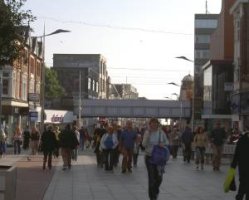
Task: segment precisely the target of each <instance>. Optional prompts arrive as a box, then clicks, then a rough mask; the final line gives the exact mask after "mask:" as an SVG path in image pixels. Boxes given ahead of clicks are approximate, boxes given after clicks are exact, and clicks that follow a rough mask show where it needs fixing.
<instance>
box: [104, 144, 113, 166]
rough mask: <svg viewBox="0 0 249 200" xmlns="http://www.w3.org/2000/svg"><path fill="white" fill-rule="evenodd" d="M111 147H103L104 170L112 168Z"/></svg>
mask: <svg viewBox="0 0 249 200" xmlns="http://www.w3.org/2000/svg"><path fill="white" fill-rule="evenodd" d="M113 151H114V150H113V149H105V150H103V153H104V161H105V170H113V161H114V160H113V156H114V154H113V153H114V152H113Z"/></svg>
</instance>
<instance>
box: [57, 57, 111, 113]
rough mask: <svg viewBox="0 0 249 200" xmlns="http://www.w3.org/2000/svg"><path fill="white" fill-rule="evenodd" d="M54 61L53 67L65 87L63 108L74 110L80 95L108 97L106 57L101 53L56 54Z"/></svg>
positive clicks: (87, 97)
mask: <svg viewBox="0 0 249 200" xmlns="http://www.w3.org/2000/svg"><path fill="white" fill-rule="evenodd" d="M53 61H54V62H53V69H54V70H56V72H57V73H58V79H59V82H60V84H61V86H62V87H63V88H64V89H65V95H64V97H63V98H62V99H61V100H62V101H61V103H60V106H61V107H62V108H64V109H67V110H72V109H73V108H74V105H76V104H77V103H78V100H79V97H81V99H96V98H100V99H105V98H107V91H108V81H107V80H108V74H107V69H106V59H105V58H104V57H103V56H102V55H101V54H54V59H53ZM80 78H81V79H80ZM80 90H81V94H80Z"/></svg>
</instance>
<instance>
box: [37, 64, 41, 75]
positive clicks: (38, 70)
mask: <svg viewBox="0 0 249 200" xmlns="http://www.w3.org/2000/svg"><path fill="white" fill-rule="evenodd" d="M36 75H37V76H38V77H41V63H40V62H37V72H36Z"/></svg>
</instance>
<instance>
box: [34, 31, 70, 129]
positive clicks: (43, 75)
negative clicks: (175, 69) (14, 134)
mask: <svg viewBox="0 0 249 200" xmlns="http://www.w3.org/2000/svg"><path fill="white" fill-rule="evenodd" d="M68 32H70V31H69V30H64V29H57V30H55V31H53V32H51V33H49V34H45V27H44V32H43V35H42V36H38V37H36V38H42V73H41V74H42V79H41V80H42V82H41V86H42V87H41V88H40V89H41V91H40V94H41V126H40V129H41V131H42V132H43V131H44V120H45V117H44V115H45V109H44V106H45V38H46V37H47V36H51V35H55V34H59V33H68Z"/></svg>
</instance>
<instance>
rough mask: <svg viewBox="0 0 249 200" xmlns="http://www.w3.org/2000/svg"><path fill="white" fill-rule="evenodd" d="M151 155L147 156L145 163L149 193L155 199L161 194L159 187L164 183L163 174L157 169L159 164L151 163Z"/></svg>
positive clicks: (152, 199)
mask: <svg viewBox="0 0 249 200" xmlns="http://www.w3.org/2000/svg"><path fill="white" fill-rule="evenodd" d="M149 160H150V157H149V156H145V165H146V168H147V172H148V182H149V187H148V193H149V197H150V199H151V200H155V199H157V197H158V194H159V187H160V185H161V183H162V180H163V176H162V174H161V175H160V174H159V172H158V169H157V166H156V165H154V164H151V163H150V161H149Z"/></svg>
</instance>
